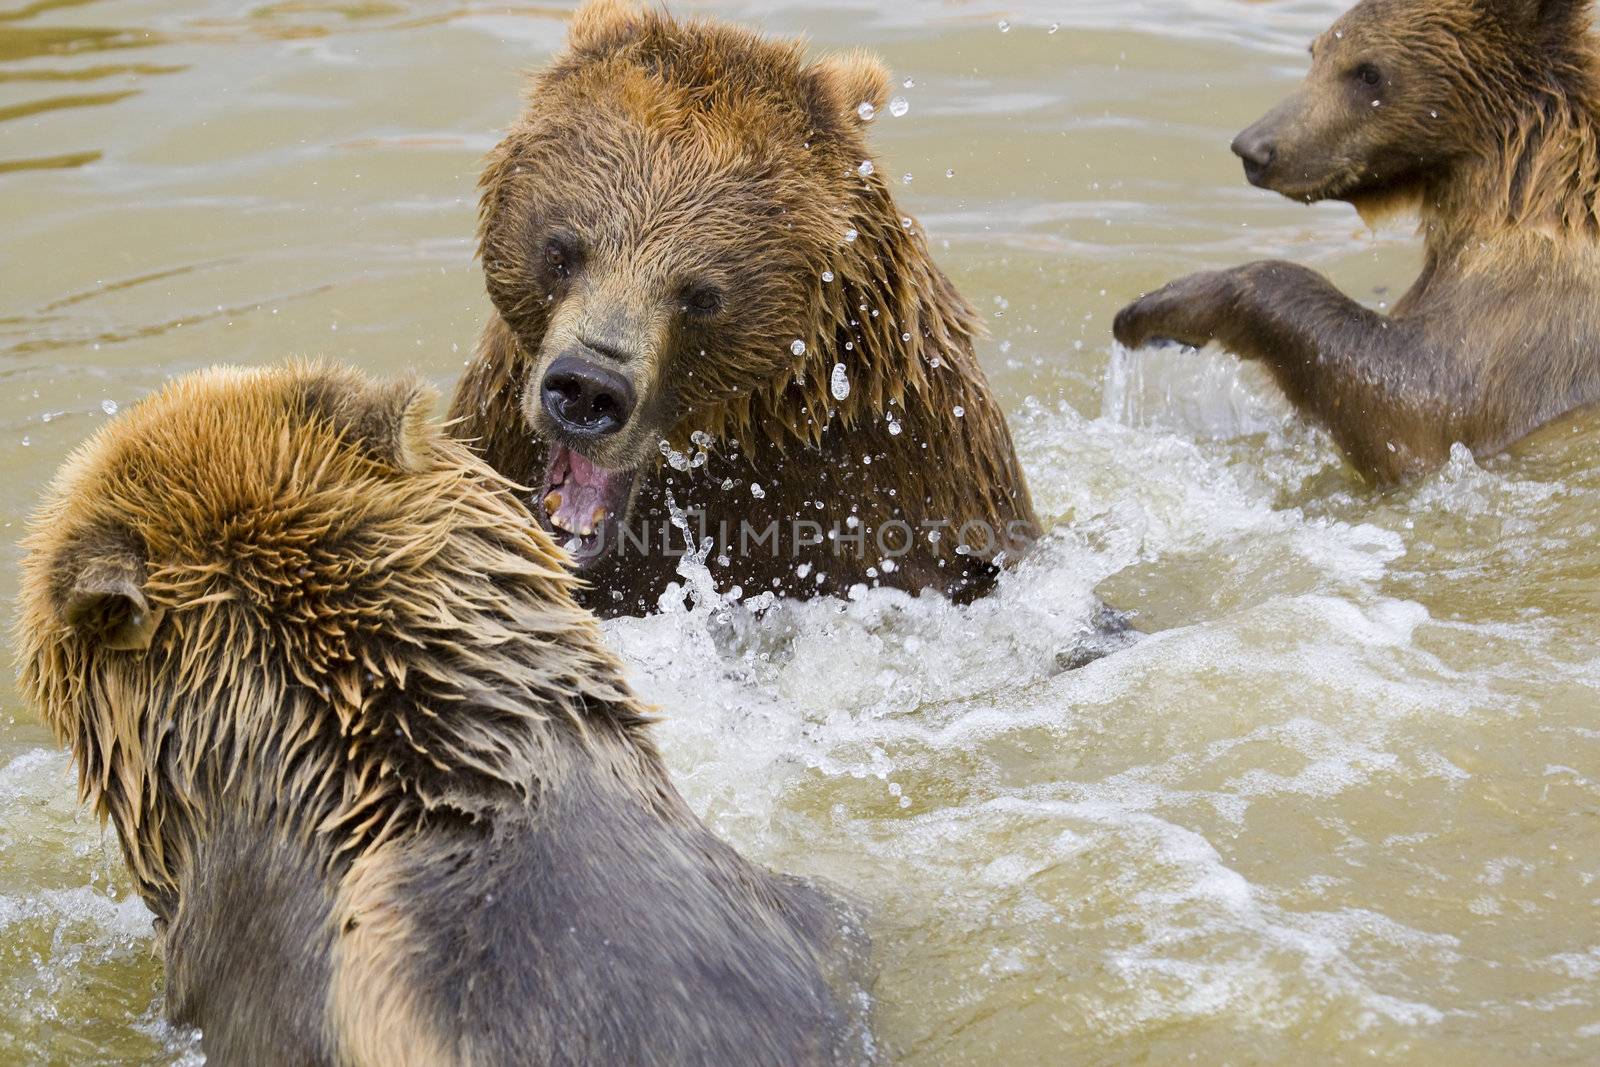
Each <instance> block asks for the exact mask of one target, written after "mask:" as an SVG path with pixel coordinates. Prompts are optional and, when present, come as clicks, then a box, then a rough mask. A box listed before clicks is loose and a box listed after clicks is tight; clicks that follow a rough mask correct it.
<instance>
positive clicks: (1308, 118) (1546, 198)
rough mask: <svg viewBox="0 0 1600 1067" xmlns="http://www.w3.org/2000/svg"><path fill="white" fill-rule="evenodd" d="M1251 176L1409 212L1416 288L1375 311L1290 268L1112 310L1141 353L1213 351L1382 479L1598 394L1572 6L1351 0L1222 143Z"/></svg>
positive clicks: (1309, 194)
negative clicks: (1256, 111) (1293, 72)
mask: <svg viewBox="0 0 1600 1067" xmlns="http://www.w3.org/2000/svg"><path fill="white" fill-rule="evenodd" d="M1233 148H1234V151H1235V152H1237V153H1238V154H1239V155H1240V156H1241V157H1242V158H1243V160H1244V166H1245V172H1246V174H1247V176H1248V177H1249V180H1250V181H1251V182H1252V183H1253V184H1255V185H1258V186H1261V187H1263V188H1266V189H1271V190H1274V191H1276V192H1278V193H1281V194H1282V195H1284V196H1287V197H1291V198H1293V199H1296V200H1303V201H1306V202H1308V203H1309V202H1312V201H1316V200H1345V201H1348V202H1350V203H1351V204H1354V205H1355V206H1356V207H1357V208H1359V209H1362V210H1363V213H1364V214H1367V215H1369V216H1370V215H1372V214H1374V213H1378V212H1381V211H1384V210H1388V209H1393V208H1395V207H1409V208H1414V209H1415V210H1416V211H1418V212H1419V213H1420V216H1421V222H1422V232H1423V234H1424V236H1425V239H1426V262H1425V265H1424V267H1423V271H1422V276H1421V277H1420V278H1419V279H1418V280H1417V282H1416V284H1415V285H1413V286H1412V288H1411V290H1410V291H1409V292H1408V293H1406V295H1405V297H1404V298H1403V299H1401V300H1400V301H1399V303H1398V304H1396V306H1395V308H1394V312H1393V314H1391V315H1389V316H1387V317H1386V316H1383V315H1380V314H1378V313H1376V312H1373V311H1370V310H1368V309H1367V308H1364V307H1362V306H1361V305H1359V304H1357V303H1355V302H1354V301H1352V300H1350V299H1348V298H1346V297H1345V296H1343V295H1341V294H1340V293H1339V292H1338V291H1337V290H1336V289H1334V287H1333V286H1332V285H1330V284H1329V283H1328V282H1327V281H1326V280H1324V279H1323V278H1322V277H1320V276H1319V275H1317V274H1314V273H1312V272H1311V271H1309V270H1307V269H1305V268H1303V267H1298V266H1295V265H1293V264H1290V263H1283V262H1275V261H1274V262H1259V263H1251V264H1249V265H1247V266H1243V267H1238V268H1235V269H1233V270H1226V271H1219V272H1214V273H1204V274H1196V275H1192V276H1190V277H1187V278H1184V279H1182V280H1180V281H1177V282H1174V283H1172V284H1171V285H1169V286H1167V287H1166V288H1164V289H1160V290H1158V291H1156V292H1154V293H1152V294H1150V295H1149V296H1146V297H1144V298H1143V299H1142V300H1139V301H1137V302H1135V303H1133V304H1131V305H1129V306H1128V307H1126V308H1124V309H1123V310H1122V312H1121V313H1120V314H1119V315H1118V316H1117V320H1116V326H1115V330H1116V336H1117V339H1118V340H1120V341H1121V342H1122V343H1123V344H1126V345H1129V346H1138V345H1141V344H1143V343H1145V342H1146V341H1150V340H1154V339H1170V340H1174V341H1178V342H1180V343H1183V344H1187V345H1193V346H1197V347H1198V346H1200V345H1203V344H1206V343H1207V342H1211V341H1216V342H1219V343H1220V344H1222V345H1223V346H1225V347H1227V348H1228V349H1230V350H1232V351H1234V352H1236V353H1238V354H1239V355H1241V356H1244V357H1245V358H1247V359H1259V360H1262V361H1263V362H1265V364H1266V365H1267V366H1268V367H1269V368H1270V369H1271V371H1272V373H1273V375H1274V377H1275V378H1276V379H1277V381H1278V383H1279V384H1280V385H1281V386H1282V387H1283V389H1284V391H1285V392H1286V393H1287V394H1288V396H1289V399H1290V400H1291V401H1292V402H1293V403H1294V404H1295V405H1296V406H1297V407H1298V408H1299V409H1300V410H1301V411H1303V412H1305V413H1307V414H1308V415H1309V416H1310V417H1311V418H1312V419H1314V420H1316V421H1317V422H1319V423H1321V424H1322V425H1323V426H1325V427H1327V429H1328V430H1329V431H1330V432H1331V433H1332V435H1333V438H1334V440H1335V441H1336V442H1337V443H1338V444H1339V445H1340V447H1341V448H1343V450H1344V451H1345V452H1346V453H1347V454H1348V456H1349V457H1350V459H1351V461H1352V462H1353V463H1354V465H1355V466H1356V467H1357V468H1358V469H1359V470H1360V471H1361V472H1363V474H1365V475H1366V476H1367V477H1369V478H1371V479H1373V480H1375V481H1377V482H1379V483H1393V482H1397V481H1401V480H1404V479H1406V478H1408V477H1411V476H1414V475H1416V474H1419V473H1422V472H1426V471H1429V470H1431V469H1434V468H1436V467H1437V466H1438V465H1439V464H1440V463H1442V462H1443V460H1444V459H1445V458H1446V457H1447V456H1448V455H1449V451H1450V448H1451V446H1452V445H1453V444H1454V443H1456V442H1461V443H1464V444H1465V445H1466V446H1467V447H1469V448H1470V449H1472V451H1473V452H1475V453H1477V454H1478V455H1480V456H1487V455H1490V454H1493V453H1496V452H1499V451H1501V450H1503V449H1505V448H1507V447H1508V446H1510V445H1511V444H1513V443H1514V442H1516V441H1517V440H1518V439H1519V438H1521V437H1523V436H1525V435H1526V434H1528V433H1529V432H1531V431H1533V430H1534V429H1536V428H1538V427H1539V426H1541V425H1543V424H1545V423H1547V422H1549V421H1551V420H1553V419H1555V418H1558V417H1559V416H1561V415H1563V414H1564V413H1566V412H1569V411H1572V410H1574V409H1576V408H1579V407H1582V406H1584V405H1588V404H1592V403H1594V402H1595V401H1597V400H1600V60H1597V48H1596V40H1595V37H1594V35H1593V34H1592V33H1591V28H1590V14H1589V8H1588V4H1587V3H1586V2H1585V0H1364V2H1363V3H1361V4H1358V5H1357V6H1356V7H1354V8H1353V9H1352V10H1351V11H1349V12H1348V13H1347V14H1346V15H1344V17H1342V18H1341V19H1340V20H1339V21H1338V22H1337V23H1335V24H1334V26H1333V28H1332V29H1330V30H1329V31H1328V32H1327V33H1325V34H1323V35H1322V36H1321V37H1320V38H1318V40H1317V41H1316V43H1315V44H1314V45H1313V46H1312V65H1311V72H1310V74H1309V75H1308V76H1307V78H1306V81H1305V84H1304V85H1303V86H1302V87H1301V88H1300V90H1299V91H1298V92H1296V93H1295V94H1294V95H1292V96H1290V97H1289V98H1288V99H1287V100H1285V101H1284V102H1283V103H1281V104H1280V105H1278V106H1277V107H1276V108H1275V109H1273V110H1272V111H1271V112H1270V113H1268V114H1267V115H1266V117H1264V118H1262V119H1261V120H1260V121H1259V122H1257V123H1256V124H1255V125H1253V126H1251V127H1250V128H1249V129H1247V130H1245V131H1244V133H1242V134H1240V135H1239V138H1238V139H1237V140H1236V141H1235V142H1234V145H1233Z"/></svg>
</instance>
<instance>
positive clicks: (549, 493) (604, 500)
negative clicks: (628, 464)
mask: <svg viewBox="0 0 1600 1067" xmlns="http://www.w3.org/2000/svg"><path fill="white" fill-rule="evenodd" d="M633 482H634V472H633V471H631V470H607V469H606V468H604V467H600V466H596V465H595V464H593V463H591V462H590V461H589V460H587V459H585V458H584V457H583V456H581V455H579V454H578V453H577V452H574V451H573V450H572V449H571V448H568V447H567V446H566V445H561V444H551V446H550V457H549V461H548V462H547V463H546V465H545V471H544V488H543V489H542V490H541V491H540V493H539V503H538V505H537V506H536V507H535V508H534V511H535V513H536V514H538V516H539V521H540V522H541V523H542V524H543V525H544V527H545V529H547V530H549V531H550V532H551V533H552V534H554V535H555V538H556V541H557V542H558V543H560V544H561V545H562V546H563V547H564V548H566V550H567V553H568V554H569V555H570V556H572V561H573V563H574V564H576V565H577V566H578V567H579V568H583V567H586V566H588V565H589V564H591V563H593V562H594V561H595V560H597V559H599V558H600V557H602V556H604V555H605V554H606V553H607V552H608V551H610V550H611V548H612V547H613V546H614V545H615V543H616V533H617V529H618V528H619V527H620V526H621V525H622V523H623V521H624V520H626V519H627V511H628V504H629V497H630V496H632V494H633Z"/></svg>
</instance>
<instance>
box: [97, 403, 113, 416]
mask: <svg viewBox="0 0 1600 1067" xmlns="http://www.w3.org/2000/svg"><path fill="white" fill-rule="evenodd" d="M100 410H101V411H103V412H105V413H106V414H107V415H115V414H116V413H117V402H116V401H115V400H102V401H100Z"/></svg>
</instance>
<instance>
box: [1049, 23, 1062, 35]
mask: <svg viewBox="0 0 1600 1067" xmlns="http://www.w3.org/2000/svg"><path fill="white" fill-rule="evenodd" d="M1060 28H1061V23H1059V22H1052V23H1051V24H1050V32H1051V33H1055V32H1056V31H1057V30H1059V29H1060Z"/></svg>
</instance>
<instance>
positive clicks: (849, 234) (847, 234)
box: [844, 230, 861, 241]
mask: <svg viewBox="0 0 1600 1067" xmlns="http://www.w3.org/2000/svg"><path fill="white" fill-rule="evenodd" d="M860 236H861V235H860V234H858V233H856V231H855V230H846V231H844V239H845V240H846V241H854V240H855V239H856V238H857V237H860Z"/></svg>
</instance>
